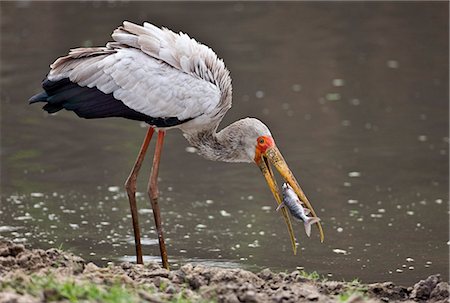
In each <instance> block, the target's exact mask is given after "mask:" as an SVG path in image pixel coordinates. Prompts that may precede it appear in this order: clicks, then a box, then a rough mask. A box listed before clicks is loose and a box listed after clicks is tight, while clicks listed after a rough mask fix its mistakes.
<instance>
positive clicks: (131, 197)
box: [125, 127, 154, 264]
mask: <svg viewBox="0 0 450 303" xmlns="http://www.w3.org/2000/svg"><path fill="white" fill-rule="evenodd" d="M153 132H154V128H153V127H149V129H148V131H147V134H146V135H145V139H144V142H143V143H142V146H141V149H140V150H139V154H138V156H137V159H136V162H135V163H134V166H133V169H132V170H131V172H130V175H129V176H128V178H127V180H126V181H125V188H126V190H127V194H128V201H129V202H130V209H131V219H132V221H133V230H134V243H135V245H136V263H138V264H143V258H142V245H141V233H140V230H139V218H138V211H137V206H136V179H137V176H138V174H139V170H140V169H141V165H142V161H143V160H144V157H145V153H146V152H147V148H148V144H149V143H150V140H151V139H152V135H153Z"/></svg>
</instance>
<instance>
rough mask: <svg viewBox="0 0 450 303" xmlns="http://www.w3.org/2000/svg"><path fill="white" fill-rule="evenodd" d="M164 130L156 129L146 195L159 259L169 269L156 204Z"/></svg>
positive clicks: (159, 213)
mask: <svg viewBox="0 0 450 303" xmlns="http://www.w3.org/2000/svg"><path fill="white" fill-rule="evenodd" d="M164 135H165V132H164V131H163V130H160V131H158V141H157V142H156V147H155V155H154V156H153V165H152V173H151V175H150V180H149V182H148V195H149V197H150V201H151V203H152V209H153V216H154V217H155V225H156V232H157V233H158V241H159V250H160V252H161V260H162V265H163V267H164V268H166V269H169V262H168V260H167V250H166V244H165V242H164V236H163V230H162V225H161V212H160V210H159V205H158V171H159V160H160V159H161V151H162V146H163V143H164Z"/></svg>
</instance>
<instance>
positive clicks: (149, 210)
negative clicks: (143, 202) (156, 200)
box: [138, 208, 153, 215]
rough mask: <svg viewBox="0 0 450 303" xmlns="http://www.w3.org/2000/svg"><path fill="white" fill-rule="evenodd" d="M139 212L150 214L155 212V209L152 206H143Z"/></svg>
mask: <svg viewBox="0 0 450 303" xmlns="http://www.w3.org/2000/svg"><path fill="white" fill-rule="evenodd" d="M138 213H140V214H141V215H143V214H150V213H153V210H152V209H151V208H141V209H139V210H138Z"/></svg>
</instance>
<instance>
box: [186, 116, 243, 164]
mask: <svg viewBox="0 0 450 303" xmlns="http://www.w3.org/2000/svg"><path fill="white" fill-rule="evenodd" d="M238 124H239V121H237V122H235V123H233V124H231V125H229V126H227V127H225V128H224V129H222V130H221V131H219V132H218V133H216V131H215V129H205V130H200V131H197V132H194V133H185V134H184V136H185V137H186V139H187V140H188V141H189V143H190V144H191V145H192V146H193V147H195V148H196V149H197V152H198V154H199V155H201V156H203V157H204V158H206V159H208V160H213V161H224V162H251V161H252V159H250V158H249V157H248V156H246V155H247V153H246V152H245V148H246V147H245V146H244V144H243V142H242V134H241V133H240V131H241V129H240V128H239V127H237V125H238Z"/></svg>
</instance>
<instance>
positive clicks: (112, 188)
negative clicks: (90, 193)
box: [108, 186, 120, 193]
mask: <svg viewBox="0 0 450 303" xmlns="http://www.w3.org/2000/svg"><path fill="white" fill-rule="evenodd" d="M119 190H120V187H119V186H109V187H108V191H109V192H112V193H116V192H119Z"/></svg>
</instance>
